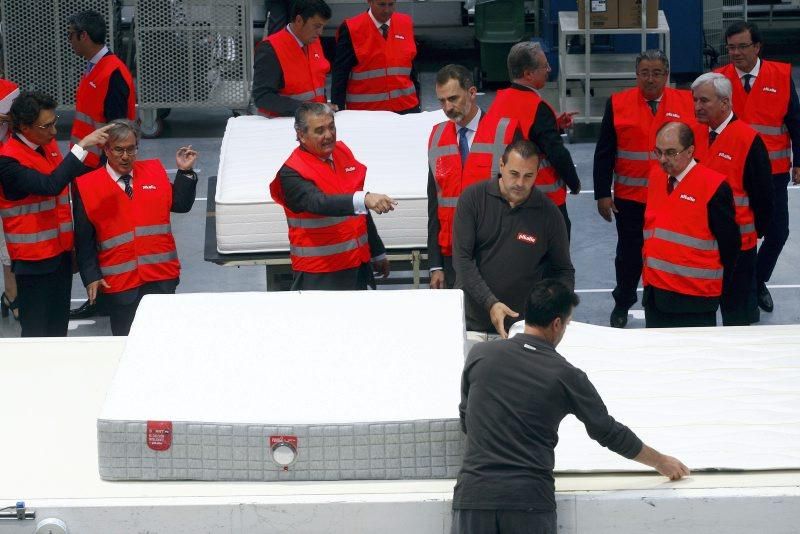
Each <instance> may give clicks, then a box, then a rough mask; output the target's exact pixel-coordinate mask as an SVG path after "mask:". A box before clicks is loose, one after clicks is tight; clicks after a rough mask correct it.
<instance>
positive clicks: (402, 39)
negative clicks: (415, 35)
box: [394, 34, 406, 41]
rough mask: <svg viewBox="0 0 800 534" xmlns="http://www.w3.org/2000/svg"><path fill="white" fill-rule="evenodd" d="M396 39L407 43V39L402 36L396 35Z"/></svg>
mask: <svg viewBox="0 0 800 534" xmlns="http://www.w3.org/2000/svg"><path fill="white" fill-rule="evenodd" d="M394 38H395V39H400V40H401V41H405V40H406V38H405V37H403V36H402V35H397V34H395V36H394Z"/></svg>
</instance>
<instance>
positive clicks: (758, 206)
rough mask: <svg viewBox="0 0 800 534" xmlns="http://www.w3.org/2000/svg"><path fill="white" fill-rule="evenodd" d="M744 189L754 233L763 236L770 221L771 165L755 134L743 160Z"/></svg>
mask: <svg viewBox="0 0 800 534" xmlns="http://www.w3.org/2000/svg"><path fill="white" fill-rule="evenodd" d="M743 182H744V183H743V185H744V190H745V191H747V196H748V198H749V202H750V209H752V210H753V215H754V216H755V225H756V233H758V237H764V232H766V231H767V228H768V227H769V224H770V222H771V221H772V210H773V198H772V166H771V164H770V162H769V153H768V152H767V147H766V145H764V141H763V140H762V139H761V137H760V136H756V137H755V139H754V140H753V144H752V145H751V146H750V151H749V152H748V153H747V159H745V162H744V180H743Z"/></svg>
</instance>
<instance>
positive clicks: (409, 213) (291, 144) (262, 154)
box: [215, 111, 446, 254]
mask: <svg viewBox="0 0 800 534" xmlns="http://www.w3.org/2000/svg"><path fill="white" fill-rule="evenodd" d="M443 120H446V117H445V116H444V114H443V113H442V112H441V111H428V112H423V113H417V114H409V115H397V114H394V113H390V112H385V111H342V112H339V113H337V114H336V129H337V137H338V139H339V140H340V141H344V143H345V144H347V145H348V146H349V147H350V148H351V149H352V151H353V154H354V155H355V156H356V158H357V159H358V160H359V161H361V162H362V163H364V164H365V165H366V166H367V178H366V186H365V187H366V190H368V191H373V192H377V193H385V194H387V195H390V196H392V197H393V198H395V199H396V200H398V202H399V204H398V205H397V206H396V209H395V211H393V212H390V213H388V214H384V215H380V216H375V217H374V219H375V223H376V225H377V228H378V232H379V234H380V236H381V238H382V239H383V242H384V244H385V245H386V247H387V248H388V249H390V250H392V249H394V250H397V249H411V248H417V247H424V246H425V245H426V239H427V219H428V218H427V177H428V154H427V145H428V137H429V135H430V132H431V128H432V127H433V125H435V124H436V123H439V122H441V121H443ZM293 125H294V120H293V119H290V118H279V119H265V118H263V117H258V116H249V117H237V118H232V119H230V120H229V121H228V125H227V128H226V129H225V136H224V138H223V140H222V149H221V151H220V158H219V170H218V172H217V192H216V196H215V202H216V220H217V250H218V251H219V252H220V253H223V254H226V253H228V254H230V253H246V252H285V251H288V249H289V242H288V237H287V231H288V230H287V226H286V218H285V216H284V213H283V208H281V207H280V206H278V205H277V204H275V202H273V200H272V198H271V197H270V194H269V183H270V182H271V181H272V179H273V178H274V177H275V174H276V173H277V171H278V170H279V169H280V167H281V165H283V163H284V162H285V161H286V158H287V157H288V156H289V154H291V152H292V150H294V148H295V147H296V146H297V140H296V134H295V131H294V127H293Z"/></svg>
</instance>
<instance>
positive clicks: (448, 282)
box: [442, 256, 456, 289]
mask: <svg viewBox="0 0 800 534" xmlns="http://www.w3.org/2000/svg"><path fill="white" fill-rule="evenodd" d="M442 270H443V271H444V286H445V288H447V289H453V286H454V285H455V283H456V270H455V269H454V268H453V256H442Z"/></svg>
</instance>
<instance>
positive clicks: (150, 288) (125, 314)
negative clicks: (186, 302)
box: [107, 280, 178, 336]
mask: <svg viewBox="0 0 800 534" xmlns="http://www.w3.org/2000/svg"><path fill="white" fill-rule="evenodd" d="M177 286H178V281H177V280H174V281H160V282H148V283H146V284H144V285H141V286H139V287H138V288H136V291H138V292H137V294H136V296H135V297H134V298H133V301H132V302H129V303H125V304H121V303H120V302H119V301H120V300H121V299H120V296H119V295H113V294H112V295H109V297H108V299H107V301H108V310H109V319H110V321H111V333H112V334H113V335H115V336H127V335H128V334H129V333H130V331H131V325H132V324H133V318H134V317H135V316H136V310H137V308H139V303H140V302H141V301H142V297H144V296H145V295H165V294H173V293H175V288H176V287H177ZM115 300H116V301H117V302H114V301H115Z"/></svg>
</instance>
